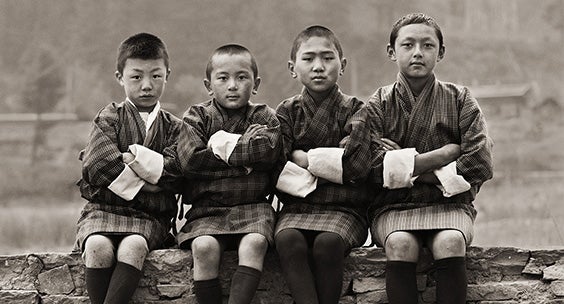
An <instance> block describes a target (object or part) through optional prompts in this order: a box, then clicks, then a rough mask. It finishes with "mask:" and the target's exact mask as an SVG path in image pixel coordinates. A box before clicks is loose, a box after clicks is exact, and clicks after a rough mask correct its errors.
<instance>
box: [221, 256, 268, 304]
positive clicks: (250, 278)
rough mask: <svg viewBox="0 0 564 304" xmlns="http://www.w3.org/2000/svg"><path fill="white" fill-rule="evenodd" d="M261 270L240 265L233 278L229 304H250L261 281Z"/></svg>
mask: <svg viewBox="0 0 564 304" xmlns="http://www.w3.org/2000/svg"><path fill="white" fill-rule="evenodd" d="M260 275H261V272H260V271H259V270H257V269H254V268H251V267H247V266H242V265H239V266H238V267H237V270H236V271H235V273H234V274H233V277H232V278H231V289H230V290H229V302H228V303H229V304H250V303H251V300H252V299H253V297H254V295H255V292H256V290H257V287H258V285H259V282H260Z"/></svg>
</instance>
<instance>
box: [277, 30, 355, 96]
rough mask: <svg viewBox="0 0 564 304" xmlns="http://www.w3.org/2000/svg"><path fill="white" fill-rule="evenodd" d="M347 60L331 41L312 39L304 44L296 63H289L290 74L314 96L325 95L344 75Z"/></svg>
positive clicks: (319, 38)
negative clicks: (340, 55) (340, 56)
mask: <svg viewBox="0 0 564 304" xmlns="http://www.w3.org/2000/svg"><path fill="white" fill-rule="evenodd" d="M346 63H347V61H346V59H345V58H342V59H340V58H339V52H338V51H337V49H336V48H335V45H334V44H333V43H332V42H331V40H329V39H327V38H325V37H310V38H309V39H308V40H306V41H304V42H302V44H301V45H300V47H299V49H298V51H297V52H296V61H295V62H294V61H289V62H288V69H289V70H290V74H291V75H292V77H294V78H296V77H297V78H298V80H299V81H300V82H301V83H302V84H303V85H304V86H305V87H306V88H307V89H308V90H309V91H310V93H314V94H323V93H325V92H327V91H329V90H331V89H332V88H333V86H334V85H335V83H337V79H339V76H340V75H342V74H343V73H344V70H345V66H346Z"/></svg>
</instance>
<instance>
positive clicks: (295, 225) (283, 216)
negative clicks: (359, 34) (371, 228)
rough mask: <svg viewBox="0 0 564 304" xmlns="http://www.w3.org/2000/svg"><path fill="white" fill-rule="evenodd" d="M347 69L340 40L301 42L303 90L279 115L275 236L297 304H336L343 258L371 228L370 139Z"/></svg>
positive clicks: (313, 36) (315, 32)
mask: <svg viewBox="0 0 564 304" xmlns="http://www.w3.org/2000/svg"><path fill="white" fill-rule="evenodd" d="M346 64H347V60H346V58H345V57H344V56H343V50H342V48H341V44H340V43H339V40H338V39H337V37H336V36H335V34H334V33H333V32H332V31H331V30H329V29H328V28H326V27H324V26H320V25H314V26H310V27H308V28H306V29H304V30H303V31H301V32H300V33H299V34H298V35H297V37H296V38H295V39H294V43H293V46H292V50H291V52H290V60H289V62H288V68H289V70H290V75H291V77H292V78H295V79H298V80H299V81H300V83H301V84H302V85H303V89H302V91H301V93H300V94H298V95H295V96H293V97H290V98H288V99H286V100H284V101H282V102H281V103H280V104H279V105H278V108H277V110H276V112H277V116H278V119H279V121H280V125H281V128H282V135H283V139H284V155H283V157H282V158H281V159H280V162H279V171H278V173H279V177H278V182H277V185H276V188H277V189H278V192H277V196H278V198H279V199H280V201H281V202H282V203H283V204H284V206H283V207H282V210H281V211H280V212H279V217H278V222H277V224H276V230H275V241H276V250H277V251H278V255H279V256H280V266H281V268H282V273H283V274H284V276H285V278H286V282H287V283H288V287H289V289H290V292H291V293H292V297H293V298H294V301H295V303H297V304H311V303H322V304H329V303H333V304H336V303H338V302H339V299H340V297H341V289H342V284H343V273H344V259H345V256H346V255H347V254H348V253H349V252H350V250H351V248H353V247H359V246H361V245H362V244H363V243H364V241H365V240H366V237H367V234H368V229H367V222H366V218H365V213H366V206H367V204H368V202H369V198H370V196H369V192H368V189H367V187H366V185H365V179H366V177H367V175H368V173H369V171H370V166H369V165H367V164H369V163H370V160H371V157H370V145H369V142H370V137H369V136H370V133H369V129H368V125H367V124H366V119H367V112H366V109H365V106H364V103H363V102H362V101H360V100H358V99H357V98H355V97H352V96H347V95H345V94H344V93H342V92H341V90H340V88H339V85H338V84H337V80H338V79H339V77H340V76H341V75H343V73H344V71H345V67H346Z"/></svg>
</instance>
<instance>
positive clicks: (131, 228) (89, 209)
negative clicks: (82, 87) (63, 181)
mask: <svg viewBox="0 0 564 304" xmlns="http://www.w3.org/2000/svg"><path fill="white" fill-rule="evenodd" d="M181 127H182V121H181V120H180V119H178V118H176V117H175V116H174V115H172V114H170V113H169V112H166V111H164V110H160V111H159V113H158V115H157V118H156V120H155V122H154V123H153V125H152V126H151V128H150V129H149V131H148V134H146V131H145V123H144V121H143V119H142V118H141V116H140V115H139V112H138V110H137V109H136V108H135V106H134V105H132V104H131V103H130V102H127V101H126V102H122V103H119V104H116V103H111V104H109V105H108V106H106V107H104V108H103V109H102V110H101V111H100V112H99V113H98V114H97V116H96V117H95V118H94V121H93V125H92V129H91V132H90V136H89V140H88V144H87V146H86V148H85V150H84V154H83V161H82V179H81V180H80V182H79V186H80V192H81V195H82V197H83V198H85V199H86V200H88V203H87V204H86V206H85V207H84V209H83V210H82V213H81V217H80V219H79V220H78V227H77V246H78V247H80V248H82V246H83V244H84V241H85V240H86V238H87V237H88V236H89V235H91V234H93V233H101V234H107V235H116V234H117V235H129V234H140V235H142V236H144V237H145V239H147V243H148V245H149V248H150V249H155V248H159V247H161V246H163V241H164V240H165V239H167V236H168V231H169V230H170V228H171V221H172V220H173V219H174V217H175V215H176V211H177V205H176V198H175V195H174V192H175V190H174V189H176V188H177V187H178V185H177V183H178V180H179V178H180V177H181V172H180V163H179V162H178V159H177V158H176V147H175V146H176V141H177V138H178V135H179V133H180V129H181ZM132 144H141V145H143V146H145V147H147V148H149V149H151V150H153V151H156V152H158V153H161V154H162V155H163V158H164V169H163V173H162V176H161V178H160V179H159V182H158V185H159V186H161V187H162V188H163V189H164V190H163V191H161V192H158V193H149V192H142V191H141V192H139V193H138V194H137V195H136V196H135V198H134V199H133V200H131V201H126V200H124V199H122V198H120V197H119V196H117V195H116V194H114V193H113V192H112V191H110V190H109V189H108V186H109V185H110V184H111V183H112V181H113V180H115V179H116V178H117V177H118V175H119V174H120V173H121V172H122V171H123V169H124V167H125V165H124V163H123V160H122V153H123V152H127V151H128V147H129V145H132Z"/></svg>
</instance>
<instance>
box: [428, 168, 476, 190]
mask: <svg viewBox="0 0 564 304" xmlns="http://www.w3.org/2000/svg"><path fill="white" fill-rule="evenodd" d="M433 173H435V175H436V176H437V179H438V180H439V181H440V182H441V184H440V185H437V188H439V189H441V191H442V192H443V196H444V197H451V196H454V195H457V194H459V193H462V192H466V191H468V190H470V183H468V182H467V181H466V180H465V179H464V177H463V176H462V175H458V174H457V172H456V161H453V162H451V163H449V164H448V165H446V166H444V167H442V168H439V169H436V170H434V171H433Z"/></svg>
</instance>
